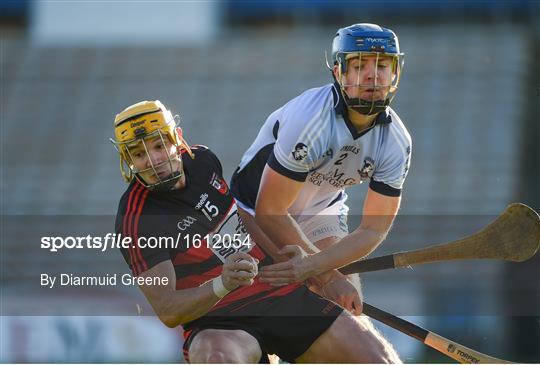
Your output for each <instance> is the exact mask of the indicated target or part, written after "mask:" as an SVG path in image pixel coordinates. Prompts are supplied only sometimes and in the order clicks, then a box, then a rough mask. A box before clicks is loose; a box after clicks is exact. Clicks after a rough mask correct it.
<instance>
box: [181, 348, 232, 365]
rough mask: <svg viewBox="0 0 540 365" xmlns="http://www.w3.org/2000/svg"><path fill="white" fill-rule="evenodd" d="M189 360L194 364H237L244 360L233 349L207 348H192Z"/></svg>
mask: <svg viewBox="0 0 540 365" xmlns="http://www.w3.org/2000/svg"><path fill="white" fill-rule="evenodd" d="M189 362H190V363H192V364H225V363H228V364H237V363H239V362H242V359H239V358H238V356H236V355H235V354H233V353H231V351H223V350H220V349H211V348H206V349H194V350H193V351H192V350H190V351H189Z"/></svg>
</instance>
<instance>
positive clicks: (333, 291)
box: [319, 271, 362, 316]
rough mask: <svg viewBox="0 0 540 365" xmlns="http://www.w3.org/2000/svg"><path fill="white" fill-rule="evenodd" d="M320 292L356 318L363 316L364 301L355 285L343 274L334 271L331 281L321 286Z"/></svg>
mask: <svg viewBox="0 0 540 365" xmlns="http://www.w3.org/2000/svg"><path fill="white" fill-rule="evenodd" d="M319 285H320V290H319V292H320V293H321V295H322V296H323V297H325V298H326V299H328V300H331V301H333V302H335V303H337V304H339V305H340V306H342V307H343V308H345V309H346V310H348V311H349V312H351V313H352V314H354V315H355V316H359V315H360V314H362V300H361V299H360V294H359V293H358V290H357V289H356V287H355V286H354V284H353V283H352V282H351V281H350V280H349V279H348V278H347V277H346V276H345V275H343V274H341V273H339V272H337V271H334V272H333V274H332V277H331V279H330V280H329V281H328V282H326V283H325V284H319Z"/></svg>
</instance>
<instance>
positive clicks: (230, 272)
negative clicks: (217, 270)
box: [221, 252, 259, 291]
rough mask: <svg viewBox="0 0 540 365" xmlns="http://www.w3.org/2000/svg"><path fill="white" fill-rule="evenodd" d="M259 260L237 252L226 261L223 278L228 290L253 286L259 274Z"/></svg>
mask: <svg viewBox="0 0 540 365" xmlns="http://www.w3.org/2000/svg"><path fill="white" fill-rule="evenodd" d="M258 264H259V260H257V259H256V258H254V257H252V256H250V255H248V254H247V253H244V252H237V253H234V254H232V255H230V256H229V257H227V259H226V260H225V263H224V264H223V271H222V273H221V277H222V280H223V286H225V288H226V289H227V290H229V291H230V290H234V289H236V288H238V287H239V286H249V285H252V284H253V280H254V278H255V277H256V276H257V273H258V270H259V269H258V266H257V265H258Z"/></svg>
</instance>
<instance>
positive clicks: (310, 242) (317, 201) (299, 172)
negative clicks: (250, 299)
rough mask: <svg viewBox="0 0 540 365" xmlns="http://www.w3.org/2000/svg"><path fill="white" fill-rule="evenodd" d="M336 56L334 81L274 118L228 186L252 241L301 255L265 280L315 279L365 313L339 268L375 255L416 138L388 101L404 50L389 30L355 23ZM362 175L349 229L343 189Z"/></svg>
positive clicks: (264, 274) (335, 48)
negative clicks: (357, 215)
mask: <svg viewBox="0 0 540 365" xmlns="http://www.w3.org/2000/svg"><path fill="white" fill-rule="evenodd" d="M332 63H333V64H332V66H329V67H331V70H332V75H333V78H334V83H332V84H328V85H325V86H322V87H319V88H314V89H310V90H307V91H305V92H304V93H302V94H301V95H299V96H298V97H296V98H294V99H292V100H291V101H289V102H288V103H287V104H285V105H284V106H282V107H281V108H279V109H278V110H276V111H274V112H273V113H272V114H271V115H270V116H269V117H268V119H267V120H266V122H265V123H264V125H263V126H262V128H261V130H260V132H259V134H258V136H257V138H256V139H255V141H254V143H253V144H252V145H251V147H250V148H249V149H248V150H247V151H246V153H245V154H244V156H243V158H242V160H241V162H240V165H239V167H238V169H237V170H236V171H235V173H234V175H233V178H232V183H231V185H232V191H233V194H234V195H235V198H236V200H237V203H238V206H239V210H240V214H241V215H242V217H243V220H244V222H245V223H246V228H248V230H249V231H250V232H251V234H252V236H253V237H254V239H255V240H256V241H257V242H258V243H259V244H260V245H261V246H263V247H265V249H266V250H267V251H268V253H269V254H270V255H272V256H274V257H280V258H281V259H282V261H283V259H284V257H283V256H280V255H287V256H291V255H293V254H294V255H295V257H294V258H293V259H291V260H288V261H285V262H281V263H278V264H275V265H271V266H267V267H264V268H261V270H260V273H259V275H260V277H261V280H263V281H266V282H270V283H273V284H284V283H290V282H299V281H304V280H306V279H308V278H310V279H309V281H308V284H311V285H312V287H314V289H315V290H318V291H319V292H320V293H321V294H323V295H324V296H326V297H327V298H329V299H332V300H334V301H336V302H338V303H339V304H340V305H342V306H343V307H344V308H346V309H348V310H349V311H351V312H352V313H353V314H360V313H361V310H362V308H361V307H362V303H361V299H360V294H359V291H357V289H356V288H355V287H354V286H353V285H352V284H351V283H350V281H348V279H347V278H346V277H345V276H343V275H341V274H340V273H339V272H337V270H335V269H337V268H339V267H342V266H344V265H346V264H348V263H350V262H353V261H355V260H358V259H361V258H363V257H365V256H367V255H368V254H370V253H371V252H372V251H373V250H374V249H375V248H376V247H377V246H378V245H379V244H380V243H381V242H382V241H383V240H384V238H385V237H386V235H387V233H388V231H389V230H390V227H391V225H392V222H393V220H394V217H395V216H396V214H397V212H398V209H399V206H400V201H401V190H402V186H403V182H404V180H405V177H406V175H407V171H408V169H409V163H410V154H411V138H410V135H409V133H408V132H407V129H406V128H405V126H404V125H403V123H402V122H401V120H400V118H399V117H398V115H397V114H396V113H395V112H394V111H393V110H392V109H391V108H390V107H389V104H390V102H391V100H392V99H393V97H394V96H395V94H396V91H397V87H398V83H399V79H400V74H401V70H402V67H403V54H402V53H401V51H400V48H399V43H398V38H397V36H396V34H395V33H394V32H393V31H391V30H389V29H386V28H382V27H380V26H378V25H375V24H365V23H364V24H355V25H351V26H349V27H346V28H341V29H339V30H338V32H337V34H336V36H335V38H334V41H333V44H332ZM364 181H369V189H368V192H367V195H366V197H365V200H364V206H363V214H362V219H361V222H360V225H359V227H358V228H357V229H356V230H354V231H353V232H351V233H349V232H348V228H347V224H346V214H347V211H348V208H347V206H346V205H345V201H346V199H347V195H346V193H345V188H346V187H347V186H351V185H356V184H360V183H362V182H364ZM300 248H301V249H300ZM304 251H305V252H304ZM306 252H307V255H306V254H305V253H306Z"/></svg>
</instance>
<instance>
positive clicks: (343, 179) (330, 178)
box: [308, 169, 358, 188]
mask: <svg viewBox="0 0 540 365" xmlns="http://www.w3.org/2000/svg"><path fill="white" fill-rule="evenodd" d="M308 180H309V182H311V183H312V184H313V185H316V186H321V185H322V183H323V182H326V183H328V184H330V185H332V186H334V187H336V188H343V187H346V186H351V185H356V184H357V183H358V182H357V181H356V179H353V178H351V177H347V176H346V175H345V173H344V172H342V171H340V170H339V169H335V170H333V171H330V172H327V173H326V174H321V173H320V172H316V171H315V172H313V173H311V175H309V178H308Z"/></svg>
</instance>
